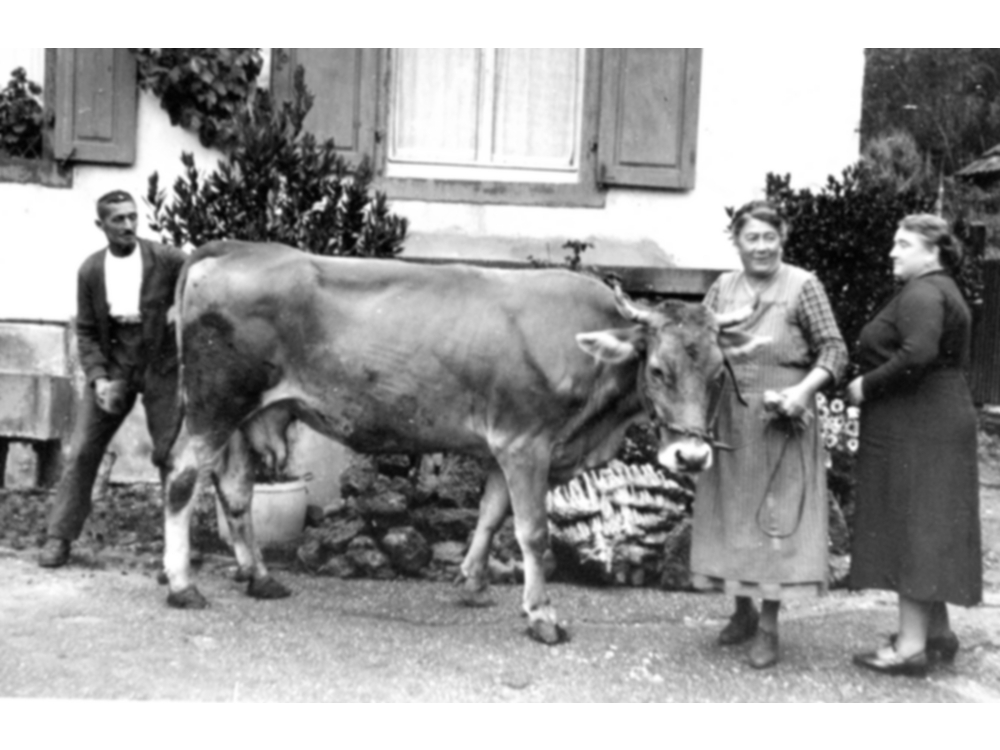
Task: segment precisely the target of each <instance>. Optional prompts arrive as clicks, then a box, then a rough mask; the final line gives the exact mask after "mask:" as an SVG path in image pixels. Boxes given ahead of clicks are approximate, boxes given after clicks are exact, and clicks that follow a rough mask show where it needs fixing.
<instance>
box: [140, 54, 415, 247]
mask: <svg viewBox="0 0 1000 750" xmlns="http://www.w3.org/2000/svg"><path fill="white" fill-rule="evenodd" d="M312 103H313V97H312V95H311V94H310V93H309V91H308V90H307V89H306V86H305V82H304V73H303V70H302V68H301V67H299V68H298V70H297V71H296V73H295V76H294V86H293V96H292V100H291V101H289V102H283V103H281V104H280V105H279V104H276V103H275V102H274V101H273V100H272V98H271V95H270V93H269V92H267V91H264V90H257V91H256V92H255V93H254V95H253V96H252V97H251V98H250V100H249V102H248V104H247V106H245V107H243V108H242V109H240V110H238V111H237V112H236V113H235V114H234V117H233V120H232V133H233V138H232V143H231V146H230V147H229V149H228V151H227V152H226V154H225V156H224V158H223V159H222V160H221V161H220V162H219V164H218V166H217V167H216V169H215V170H214V171H213V172H211V173H208V174H201V173H199V171H198V169H197V167H196V165H195V161H194V157H193V156H192V155H191V154H189V153H184V154H182V156H181V162H182V163H183V164H184V168H185V172H184V175H183V176H181V177H178V178H177V180H176V181H175V182H174V185H173V190H172V194H171V196H170V200H169V201H168V199H167V193H166V191H164V190H161V189H160V185H159V174H158V173H156V172H154V173H153V174H152V175H151V176H150V178H149V186H148V191H147V195H146V202H147V204H148V205H149V206H150V208H151V209H152V215H151V216H150V221H151V225H152V227H153V230H154V231H157V232H160V233H161V234H162V235H163V238H164V240H165V241H172V242H173V243H174V244H175V245H179V246H183V245H187V244H190V245H195V246H198V245H202V244H204V243H206V242H209V241H212V240H219V239H239V240H247V241H253V242H281V243H284V244H286V245H291V246H292V247H297V248H300V249H302V250H305V251H307V252H310V253H314V254H316V255H354V256H372V257H392V256H395V255H397V254H399V253H400V252H402V250H403V240H404V239H405V237H406V230H407V220H406V219H405V218H403V217H399V216H396V215H395V214H393V213H391V212H390V211H389V208H388V202H387V200H386V197H385V195H384V194H383V193H381V192H372V191H371V181H372V177H373V172H372V168H371V165H370V162H369V161H368V160H367V159H365V160H363V161H362V162H361V164H359V165H357V166H353V165H351V164H348V163H347V162H346V161H345V160H344V158H343V157H342V156H341V155H340V154H338V153H337V151H336V149H335V147H334V143H333V140H332V139H326V140H318V139H317V138H316V137H315V136H314V135H313V134H312V133H309V132H307V131H305V130H304V129H303V122H304V120H305V117H306V115H307V114H308V113H309V110H310V108H311V107H312Z"/></svg>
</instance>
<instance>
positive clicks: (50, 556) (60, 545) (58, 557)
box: [38, 536, 69, 568]
mask: <svg viewBox="0 0 1000 750" xmlns="http://www.w3.org/2000/svg"><path fill="white" fill-rule="evenodd" d="M67 562H69V540H68V539H59V538H58V537H54V536H53V537H49V539H48V541H46V542H45V546H44V547H42V552H41V554H40V555H39V556H38V564H39V565H41V566H42V567H43V568H60V567H62V566H63V565H65V564H66V563H67Z"/></svg>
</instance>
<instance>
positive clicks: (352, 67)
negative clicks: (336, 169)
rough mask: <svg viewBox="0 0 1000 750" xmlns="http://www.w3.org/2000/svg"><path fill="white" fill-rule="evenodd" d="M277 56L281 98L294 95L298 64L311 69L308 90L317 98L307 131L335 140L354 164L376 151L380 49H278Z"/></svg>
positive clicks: (275, 86)
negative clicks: (282, 57) (294, 80)
mask: <svg viewBox="0 0 1000 750" xmlns="http://www.w3.org/2000/svg"><path fill="white" fill-rule="evenodd" d="M280 52H284V53H286V54H287V56H288V59H287V60H286V61H281V60H280V59H279V58H280V57H281V55H280ZM272 59H274V61H275V62H274V68H273V71H272V74H271V90H272V92H273V93H274V96H275V99H277V100H278V101H287V100H289V99H291V96H292V81H293V76H294V73H295V68H296V67H297V66H299V65H301V66H302V67H303V68H305V76H306V88H308V89H309V91H310V92H311V93H312V95H313V96H314V97H315V100H314V101H313V107H312V109H311V110H310V111H309V114H308V116H307V117H306V121H305V128H306V130H308V131H310V132H312V133H313V134H314V135H315V136H316V137H317V138H319V139H326V138H333V143H334V145H335V146H336V147H337V151H338V152H339V153H340V154H341V155H342V156H343V157H344V158H345V159H347V161H348V162H351V163H354V164H356V163H358V162H359V161H360V160H361V157H363V156H366V155H367V156H372V155H373V154H374V150H375V105H376V87H377V84H378V50H377V49H371V48H366V49H339V48H338V49H330V48H314V49H288V50H280V51H279V50H275V55H274V56H273V58H272Z"/></svg>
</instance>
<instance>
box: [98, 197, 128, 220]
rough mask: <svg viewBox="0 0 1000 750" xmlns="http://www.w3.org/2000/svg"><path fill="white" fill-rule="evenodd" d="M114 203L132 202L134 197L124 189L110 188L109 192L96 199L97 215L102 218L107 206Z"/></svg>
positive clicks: (105, 213)
mask: <svg viewBox="0 0 1000 750" xmlns="http://www.w3.org/2000/svg"><path fill="white" fill-rule="evenodd" d="M116 203H132V204H134V203H135V198H133V197H132V194H131V193H129V192H126V191H124V190H112V191H111V192H110V193H105V194H104V195H102V196H101V197H100V198H98V199H97V217H98V218H99V219H103V218H104V217H105V216H106V215H107V212H108V209H107V207H108V206H112V205H115V204H116Z"/></svg>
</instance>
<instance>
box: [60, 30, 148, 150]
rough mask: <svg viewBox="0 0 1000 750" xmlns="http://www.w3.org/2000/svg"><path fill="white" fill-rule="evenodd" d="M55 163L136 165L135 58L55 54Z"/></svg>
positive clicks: (99, 52)
mask: <svg viewBox="0 0 1000 750" xmlns="http://www.w3.org/2000/svg"><path fill="white" fill-rule="evenodd" d="M55 88H56V92H55V94H56V104H55V113H56V124H55V133H54V139H53V152H54V155H55V158H56V159H58V160H60V161H62V160H69V161H88V162H102V163H108V164H132V163H134V162H135V140H136V105H137V102H138V96H137V90H136V89H137V87H136V66H135V58H134V57H133V56H132V54H131V53H130V52H129V51H128V50H127V49H124V48H120V47H119V48H114V49H60V50H58V52H57V53H56V84H55Z"/></svg>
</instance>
